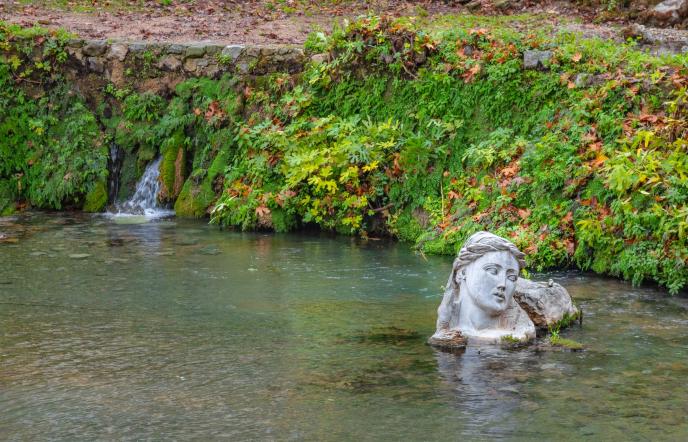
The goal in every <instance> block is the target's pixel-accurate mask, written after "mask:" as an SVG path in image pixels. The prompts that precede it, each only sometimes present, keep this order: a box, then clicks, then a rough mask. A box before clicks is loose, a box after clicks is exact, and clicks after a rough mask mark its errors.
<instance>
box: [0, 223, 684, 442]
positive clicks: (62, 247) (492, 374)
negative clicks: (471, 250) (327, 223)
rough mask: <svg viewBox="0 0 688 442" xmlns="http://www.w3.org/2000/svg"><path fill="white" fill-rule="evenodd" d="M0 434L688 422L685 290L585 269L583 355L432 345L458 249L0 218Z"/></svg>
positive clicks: (510, 428) (577, 287)
mask: <svg viewBox="0 0 688 442" xmlns="http://www.w3.org/2000/svg"><path fill="white" fill-rule="evenodd" d="M0 238H2V239H0V411H1V413H0V434H2V435H3V439H5V438H9V439H14V440H25V439H37V438H39V439H40V438H45V437H46V435H49V437H50V438H54V439H66V440H73V439H80V440H83V439H86V440H91V439H150V438H154V439H209V438H225V439H233V440H237V439H239V440H245V439H260V440H263V439H268V440H292V439H293V440H302V439H306V440H314V439H315V440H319V439H328V440H331V439H345V440H351V439H363V440H402V439H403V440H457V439H463V438H468V439H493V438H506V439H532V438H536V437H537V438H544V439H547V440H549V439H555V438H563V439H566V440H569V439H572V438H581V437H583V438H592V439H596V440H608V439H627V438H634V439H652V440H655V439H674V440H681V439H685V438H686V437H688V424H687V423H686V419H685V415H686V412H688V384H686V381H685V379H686V378H688V300H687V299H686V298H682V297H675V298H668V297H667V296H666V295H665V294H663V293H662V292H660V291H656V290H654V289H651V288H643V289H636V288H631V287H630V286H628V285H627V284H624V283H620V282H617V281H614V280H611V279H604V278H598V277H592V276H583V275H580V274H577V273H568V274H559V275H539V276H540V277H541V278H543V279H547V278H549V277H553V278H555V279H557V280H559V281H560V282H562V283H563V284H564V285H565V286H567V287H568V288H569V290H570V291H571V294H572V295H573V297H574V299H575V300H576V302H577V303H578V304H579V305H580V306H582V308H583V310H584V311H585V315H586V316H585V323H584V326H583V327H582V328H580V327H576V328H573V329H571V330H568V331H566V332H564V333H563V335H564V336H566V337H569V338H572V339H575V340H578V341H581V342H583V343H585V345H586V350H585V351H583V352H579V353H567V352H538V351H536V350H535V349H532V348H529V349H521V350H507V349H498V348H482V349H477V348H469V349H468V350H466V351H465V352H464V353H462V354H457V355H452V354H446V353H441V352H437V351H436V350H434V349H432V348H430V347H428V346H426V345H425V338H426V337H427V336H429V335H430V334H432V332H433V327H434V321H435V312H436V308H437V305H438V303H439V301H440V299H441V294H442V284H443V283H444V282H445V280H446V275H447V273H448V271H449V269H450V267H451V258H450V257H428V259H427V260H425V259H423V258H421V257H419V256H416V255H414V254H413V253H412V252H410V251H409V250H408V247H407V246H405V245H403V244H395V243H391V242H386V241H369V242H363V241H360V240H356V239H352V238H346V237H331V236H326V235H265V234H241V233H232V232H221V231H219V230H217V229H216V228H213V227H209V226H207V225H205V224H203V223H202V222H187V221H181V220H174V219H171V220H159V221H157V222H151V223H146V224H135V225H126V224H118V223H116V222H114V221H113V220H109V219H106V218H102V217H86V216H82V215H60V216H55V215H52V216H48V215H31V216H27V217H23V218H14V219H9V218H4V219H0Z"/></svg>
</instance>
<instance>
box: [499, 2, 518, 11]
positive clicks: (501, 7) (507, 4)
mask: <svg viewBox="0 0 688 442" xmlns="http://www.w3.org/2000/svg"><path fill="white" fill-rule="evenodd" d="M517 4H518V2H517V1H514V0H496V1H495V2H494V7H495V8H496V9H498V10H500V11H507V10H509V9H512V8H514V7H515V6H516V5H517Z"/></svg>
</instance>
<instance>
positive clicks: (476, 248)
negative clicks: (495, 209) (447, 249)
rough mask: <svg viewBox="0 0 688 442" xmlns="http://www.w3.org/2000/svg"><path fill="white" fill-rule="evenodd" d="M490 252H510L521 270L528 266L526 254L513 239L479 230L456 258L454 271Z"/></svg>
mask: <svg viewBox="0 0 688 442" xmlns="http://www.w3.org/2000/svg"><path fill="white" fill-rule="evenodd" d="M490 252H509V253H511V255H512V256H513V257H514V259H516V261H517V262H518V269H519V271H520V270H521V269H522V268H524V267H525V266H526V261H525V256H526V254H525V253H523V252H521V251H520V250H518V247H516V246H515V245H514V244H513V243H512V242H511V241H508V240H506V239H504V238H502V237H501V236H497V235H494V234H492V233H490V232H477V233H474V234H473V235H471V236H470V238H468V240H467V241H466V243H465V244H464V245H463V247H461V250H459V255H458V256H457V257H456V259H455V260H454V265H453V269H454V273H456V271H457V270H459V269H462V268H464V267H466V266H467V265H468V264H470V263H472V262H473V261H475V260H476V259H478V258H480V257H481V256H483V255H484V254H486V253H490Z"/></svg>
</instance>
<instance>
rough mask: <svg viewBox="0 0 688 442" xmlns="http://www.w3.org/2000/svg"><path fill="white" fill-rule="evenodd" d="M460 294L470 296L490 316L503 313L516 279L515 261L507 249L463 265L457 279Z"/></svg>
mask: <svg viewBox="0 0 688 442" xmlns="http://www.w3.org/2000/svg"><path fill="white" fill-rule="evenodd" d="M464 276H465V280H464V281H463V284H462V285H461V292H462V295H463V294H464V291H465V292H466V293H465V294H466V295H468V296H470V297H471V298H472V299H473V302H474V304H475V305H476V306H477V307H479V308H480V309H482V310H484V311H485V312H486V313H488V314H489V315H490V316H497V315H499V314H501V313H502V312H504V310H506V308H507V307H508V306H509V305H510V304H511V298H512V296H513V294H514V290H515V289H516V280H517V279H518V261H516V259H515V258H514V257H513V256H512V255H511V253H509V252H506V251H504V252H489V253H486V254H485V255H483V256H481V257H480V258H478V259H476V260H475V261H473V262H472V263H470V264H469V265H467V266H466V267H465V268H464V269H463V270H462V271H461V272H460V274H457V279H459V280H457V282H458V283H460V282H461V281H460V278H462V277H464Z"/></svg>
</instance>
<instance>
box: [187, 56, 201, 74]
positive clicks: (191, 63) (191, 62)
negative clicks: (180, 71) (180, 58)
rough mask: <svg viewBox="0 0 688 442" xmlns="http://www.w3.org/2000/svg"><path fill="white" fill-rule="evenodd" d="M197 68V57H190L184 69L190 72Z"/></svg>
mask: <svg viewBox="0 0 688 442" xmlns="http://www.w3.org/2000/svg"><path fill="white" fill-rule="evenodd" d="M197 68H198V66H197V65H196V59H195V58H189V59H187V60H186V61H185V62H184V70H185V71H186V72H188V73H190V74H193V73H195V72H196V69H197Z"/></svg>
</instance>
